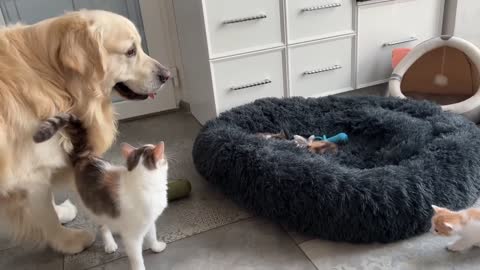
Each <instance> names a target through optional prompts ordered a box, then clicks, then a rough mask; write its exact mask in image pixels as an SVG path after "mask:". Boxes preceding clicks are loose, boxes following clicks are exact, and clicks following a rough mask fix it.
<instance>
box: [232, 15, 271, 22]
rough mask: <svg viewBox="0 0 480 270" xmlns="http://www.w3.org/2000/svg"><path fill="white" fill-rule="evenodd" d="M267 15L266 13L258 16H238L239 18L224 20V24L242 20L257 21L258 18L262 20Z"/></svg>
mask: <svg viewBox="0 0 480 270" xmlns="http://www.w3.org/2000/svg"><path fill="white" fill-rule="evenodd" d="M266 18H267V15H266V14H260V15H256V16H251V17H245V18H238V19H231V20H226V21H223V24H232V23H241V22H248V21H256V20H262V19H266Z"/></svg>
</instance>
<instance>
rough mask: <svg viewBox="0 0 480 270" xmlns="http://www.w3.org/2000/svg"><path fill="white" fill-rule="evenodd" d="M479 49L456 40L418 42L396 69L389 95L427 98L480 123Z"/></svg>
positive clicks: (450, 38)
mask: <svg viewBox="0 0 480 270" xmlns="http://www.w3.org/2000/svg"><path fill="white" fill-rule="evenodd" d="M479 70H480V49H479V48H478V47H476V46H475V45H473V44H472V43H470V42H468V41H466V40H463V39H461V38H458V37H452V36H442V37H438V38H433V39H430V40H428V41H425V42H423V43H420V44H419V45H417V46H416V47H415V48H413V49H412V51H410V52H409V53H408V54H407V55H406V56H405V57H404V58H403V59H402V60H401V61H400V63H399V64H398V65H397V66H396V67H395V69H394V71H393V74H392V76H391V77H390V80H389V85H388V95H389V96H394V97H400V98H407V97H408V98H414V99H427V100H431V101H433V102H436V103H438V104H440V105H441V106H442V108H443V109H444V110H446V111H451V112H455V113H459V114H462V115H464V116H465V117H467V118H468V119H470V120H472V121H474V122H479V121H480V91H479V87H480V74H479Z"/></svg>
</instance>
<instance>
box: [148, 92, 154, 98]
mask: <svg viewBox="0 0 480 270" xmlns="http://www.w3.org/2000/svg"><path fill="white" fill-rule="evenodd" d="M155 96H156V94H155V93H151V94H148V97H149V98H151V99H155Z"/></svg>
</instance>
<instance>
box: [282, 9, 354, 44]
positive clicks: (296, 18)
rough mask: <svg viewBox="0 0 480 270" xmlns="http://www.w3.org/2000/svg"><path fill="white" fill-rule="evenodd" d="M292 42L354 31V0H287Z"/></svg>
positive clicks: (289, 31) (290, 39) (289, 37)
mask: <svg viewBox="0 0 480 270" xmlns="http://www.w3.org/2000/svg"><path fill="white" fill-rule="evenodd" d="M287 16H288V41H289V42H290V43H294V42H301V41H305V40H311V39H314V38H319V37H324V36H332V35H339V34H344V33H352V32H353V4H352V0H287Z"/></svg>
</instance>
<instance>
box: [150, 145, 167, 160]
mask: <svg viewBox="0 0 480 270" xmlns="http://www.w3.org/2000/svg"><path fill="white" fill-rule="evenodd" d="M164 153H165V143H164V142H160V143H159V144H157V145H155V148H153V156H154V157H155V160H156V161H159V160H160V159H162V158H163V154H164Z"/></svg>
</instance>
